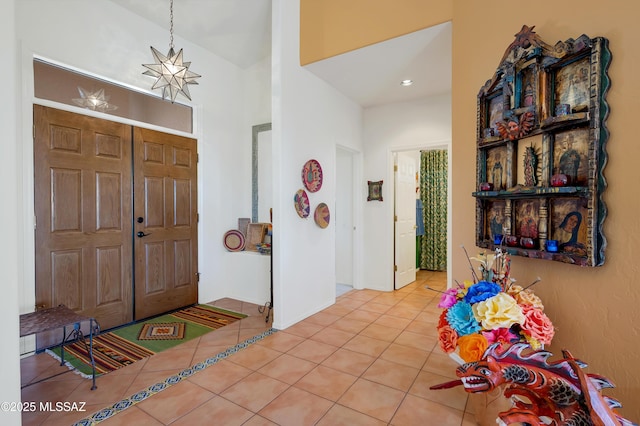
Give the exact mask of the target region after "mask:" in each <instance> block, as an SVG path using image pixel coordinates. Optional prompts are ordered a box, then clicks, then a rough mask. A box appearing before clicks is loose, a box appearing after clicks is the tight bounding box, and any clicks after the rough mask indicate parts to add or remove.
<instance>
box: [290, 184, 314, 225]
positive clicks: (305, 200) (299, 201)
mask: <svg viewBox="0 0 640 426" xmlns="http://www.w3.org/2000/svg"><path fill="white" fill-rule="evenodd" d="M293 202H294V206H295V208H296V212H297V213H298V216H300V217H301V218H303V219H304V218H305V217H308V216H309V212H310V211H311V208H310V207H309V196H307V192H306V191H305V190H304V189H298V192H296V195H295V196H294V197H293Z"/></svg>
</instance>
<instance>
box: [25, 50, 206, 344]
mask: <svg viewBox="0 0 640 426" xmlns="http://www.w3.org/2000/svg"><path fill="white" fill-rule="evenodd" d="M36 57H37V56H36V55H35V54H33V53H32V54H28V55H25V57H24V58H23V59H24V61H25V63H26V64H27V66H26V67H25V66H23V70H28V71H26V72H25V73H23V77H24V81H33V70H32V67H31V62H32V61H33V59H34V58H36ZM107 80H108V81H112V80H109V79H107ZM116 83H117V82H116ZM23 95H24V96H23V99H30V100H31V102H25V103H23V108H22V114H21V115H22V134H20V135H18V138H19V139H21V140H25V141H29V142H28V143H24V144H22V176H21V177H22V189H21V190H19V192H20V193H21V194H24V196H23V198H22V210H23V211H24V212H25V215H24V218H23V220H22V222H21V223H19V224H18V227H19V229H22V233H21V234H22V238H21V240H20V241H21V242H22V244H23V245H22V251H23V254H22V257H23V259H24V263H23V268H22V276H23V278H24V279H23V280H22V281H23V283H24V285H23V286H21V287H19V288H18V303H19V312H20V313H27V312H32V311H33V309H34V306H35V304H36V284H35V280H36V256H35V226H36V219H35V214H34V212H35V202H34V197H35V179H34V164H33V155H34V140H33V138H32V137H31V136H30V135H31V134H32V129H33V126H34V121H33V108H34V105H41V106H45V107H50V108H56V109H59V110H62V111H68V112H72V113H76V114H82V115H87V116H90V117H95V118H101V119H105V120H110V121H114V122H117V123H123V124H130V125H133V126H139V127H145V128H148V129H152V130H157V131H160V132H164V133H168V134H171V135H177V136H185V137H190V138H193V139H196V141H197V142H196V149H197V150H198V151H199V149H200V143H201V140H202V135H201V133H202V130H201V129H200V127H199V126H197V123H198V117H199V115H200V112H199V110H200V108H201V107H200V106H199V105H192V108H193V132H192V133H187V132H181V131H178V130H174V129H170V128H166V127H160V126H154V125H149V124H147V123H142V122H139V121H135V120H131V119H126V118H122V117H118V116H114V115H109V114H105V113H101V112H96V111H91V110H88V109H83V108H80V107H74V106H72V105H66V104H62V103H59V102H54V101H49V100H46V99H37V98H35V95H34V89H33V85H32V84H25V85H23ZM199 167H200V164H198V177H197V183H196V185H197V188H198V206H197V208H198V211H201V210H202V209H201V205H202V198H201V195H200V194H202V191H201V189H202V180H201V179H202V177H201V174H200V170H199ZM198 253H203V248H202V238H201V230H200V228H198ZM198 263H200V259H198ZM200 290H201V289H200V285H198V293H200ZM35 347H36V339H35V336H26V337H23V338H21V339H20V353H21V354H28V353H33V352H34V351H35Z"/></svg>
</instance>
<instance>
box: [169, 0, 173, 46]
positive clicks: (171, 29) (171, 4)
mask: <svg viewBox="0 0 640 426" xmlns="http://www.w3.org/2000/svg"><path fill="white" fill-rule="evenodd" d="M169 37H170V39H169V49H173V0H170V3H169Z"/></svg>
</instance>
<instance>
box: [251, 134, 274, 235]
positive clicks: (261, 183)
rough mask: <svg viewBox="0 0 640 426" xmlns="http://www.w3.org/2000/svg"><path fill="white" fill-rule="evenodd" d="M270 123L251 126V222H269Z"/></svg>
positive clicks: (270, 186) (270, 188)
mask: <svg viewBox="0 0 640 426" xmlns="http://www.w3.org/2000/svg"><path fill="white" fill-rule="evenodd" d="M271 147H272V144H271V123H264V124H257V125H255V126H253V127H252V169H253V170H252V175H251V186H252V188H251V189H252V190H251V222H254V223H255V222H262V223H268V222H271V215H270V209H271V207H272V194H273V186H272V185H273V184H272V181H273V179H272V176H273V174H272V152H271Z"/></svg>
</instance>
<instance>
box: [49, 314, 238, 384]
mask: <svg viewBox="0 0 640 426" xmlns="http://www.w3.org/2000/svg"><path fill="white" fill-rule="evenodd" d="M245 317H246V315H244V314H240V313H237V312H232V311H229V310H226V309H220V308H216V307H213V306H209V305H196V306H190V307H187V308H184V309H180V310H179V311H176V312H172V313H171V314H166V315H162V316H159V317H156V318H153V319H151V320H147V321H144V322H140V323H137V324H131V325H128V326H125V327H122V328H119V329H116V330H112V331H109V332H106V333H101V334H100V335H98V336H94V337H93V358H94V360H95V364H96V375H100V374H106V373H109V372H111V371H114V370H117V369H119V368H122V367H125V366H127V365H130V364H133V363H134V362H136V361H139V360H141V359H143V358H146V357H149V356H151V355H153V354H155V353H158V352H161V351H163V350H166V349H169V348H172V347H174V346H176V345H179V344H180V343H184V342H186V341H188V340H191V339H194V338H196V337H199V336H202V335H203V334H206V333H209V332H211V331H213V330H215V329H218V328H221V327H224V326H226V325H229V324H231V323H233V322H235V321H238V320H240V319H242V318H245ZM177 322H182V323H184V332H183V334H182V336H183V337H182V338H181V339H180V338H176V339H170V340H167V339H152V340H147V339H144V338H143V339H138V337H141V336H140V334H141V333H140V332H141V330H143V329H145V328H148V327H149V326H150V325H153V324H158V325H165V324H168V323H177ZM143 334H144V333H143ZM88 344H89V341H88V338H87V339H86V344H85V342H74V343H71V344H69V345H65V347H64V358H65V361H66V363H67V365H68V366H69V368H72V369H75V370H77V372H79V373H80V374H81V375H82V376H84V377H91V361H90V357H89V350H88V349H89V348H88ZM47 353H49V354H50V355H52V356H54V357H55V358H57V359H58V360H59V359H60V348H54V349H51V350H47Z"/></svg>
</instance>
